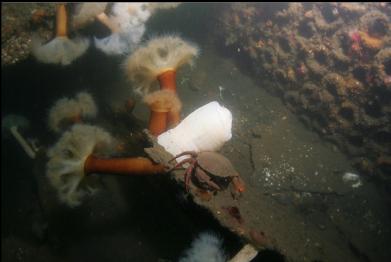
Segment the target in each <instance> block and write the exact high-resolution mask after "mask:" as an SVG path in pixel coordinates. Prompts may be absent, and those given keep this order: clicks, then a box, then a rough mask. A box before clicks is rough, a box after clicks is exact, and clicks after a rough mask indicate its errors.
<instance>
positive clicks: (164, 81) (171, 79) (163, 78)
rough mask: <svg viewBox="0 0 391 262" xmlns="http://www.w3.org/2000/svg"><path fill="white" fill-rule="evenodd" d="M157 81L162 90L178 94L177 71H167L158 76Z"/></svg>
mask: <svg viewBox="0 0 391 262" xmlns="http://www.w3.org/2000/svg"><path fill="white" fill-rule="evenodd" d="M157 79H158V80H159V85H160V89H161V90H170V91H172V92H174V93H176V71H175V70H174V69H166V70H165V71H164V72H163V73H161V74H159V75H158V76H157Z"/></svg>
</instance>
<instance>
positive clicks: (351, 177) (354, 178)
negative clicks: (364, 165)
mask: <svg viewBox="0 0 391 262" xmlns="http://www.w3.org/2000/svg"><path fill="white" fill-rule="evenodd" d="M342 180H343V181H344V182H345V183H351V184H352V187H353V188H357V187H359V186H362V182H361V178H360V176H359V175H357V174H354V173H350V172H346V173H345V174H344V175H343V176H342Z"/></svg>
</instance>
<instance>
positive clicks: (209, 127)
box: [157, 101, 232, 162]
mask: <svg viewBox="0 0 391 262" xmlns="http://www.w3.org/2000/svg"><path fill="white" fill-rule="evenodd" d="M231 128H232V114H231V112H230V111H229V110H228V109H227V108H225V107H223V106H221V105H220V104H219V103H218V102H216V101H214V102H210V103H209V104H206V105H204V106H202V107H200V108H198V109H197V110H195V111H194V112H192V113H191V114H190V115H188V116H187V117H186V118H185V119H183V121H182V122H181V123H180V124H179V125H177V126H176V127H175V128H173V129H170V130H168V131H166V132H164V133H163V134H161V135H160V136H158V138H157V141H158V143H159V145H161V146H163V147H164V149H165V150H166V151H167V152H169V153H170V154H172V155H174V156H176V155H178V154H180V153H182V152H185V151H195V152H201V151H217V150H219V149H220V148H221V147H222V146H223V145H224V143H225V142H227V141H228V140H230V139H231V137H232V133H231ZM185 158H187V156H183V157H180V158H178V159H177V161H178V162H179V161H181V160H182V159H185Z"/></svg>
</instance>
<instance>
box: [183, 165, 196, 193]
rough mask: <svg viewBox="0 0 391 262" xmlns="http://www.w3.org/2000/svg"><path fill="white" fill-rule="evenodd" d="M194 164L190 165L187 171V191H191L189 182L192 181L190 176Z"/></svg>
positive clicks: (185, 178)
mask: <svg viewBox="0 0 391 262" xmlns="http://www.w3.org/2000/svg"><path fill="white" fill-rule="evenodd" d="M193 168H194V165H190V166H189V167H188V168H187V169H186V172H185V177H184V180H185V188H186V191H187V192H189V183H190V178H191V173H192V172H193Z"/></svg>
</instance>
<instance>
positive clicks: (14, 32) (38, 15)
mask: <svg viewBox="0 0 391 262" xmlns="http://www.w3.org/2000/svg"><path fill="white" fill-rule="evenodd" d="M55 10H56V9H55V4H54V3H18V4H15V3H2V4H1V65H9V64H14V63H17V62H19V61H21V60H23V59H25V58H27V57H28V56H29V54H30V49H31V47H30V45H31V37H32V35H33V33H32V32H33V31H35V30H37V33H38V34H39V35H40V36H42V37H44V38H45V39H49V38H50V37H52V34H53V28H54V21H55Z"/></svg>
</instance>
